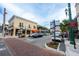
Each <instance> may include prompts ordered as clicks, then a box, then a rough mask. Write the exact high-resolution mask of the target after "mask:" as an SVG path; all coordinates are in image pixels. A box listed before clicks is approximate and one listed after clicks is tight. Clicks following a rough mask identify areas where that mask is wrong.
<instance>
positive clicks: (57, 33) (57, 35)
mask: <svg viewBox="0 0 79 59" xmlns="http://www.w3.org/2000/svg"><path fill="white" fill-rule="evenodd" d="M60 34H61V32H55V37H60ZM52 37H54V33H53V34H52Z"/></svg>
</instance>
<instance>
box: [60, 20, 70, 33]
mask: <svg viewBox="0 0 79 59" xmlns="http://www.w3.org/2000/svg"><path fill="white" fill-rule="evenodd" d="M68 23H69V20H66V19H64V20H63V21H62V23H60V29H61V31H62V32H65V31H68V30H69V26H68Z"/></svg>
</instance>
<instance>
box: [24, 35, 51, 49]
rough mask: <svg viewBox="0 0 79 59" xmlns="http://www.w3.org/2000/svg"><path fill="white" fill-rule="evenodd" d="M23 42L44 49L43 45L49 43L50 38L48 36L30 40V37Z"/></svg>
mask: <svg viewBox="0 0 79 59" xmlns="http://www.w3.org/2000/svg"><path fill="white" fill-rule="evenodd" d="M25 41H26V42H29V43H31V44H33V45H36V46H39V47H42V48H44V47H45V43H46V42H50V41H51V37H50V36H43V37H40V38H31V37H30V38H29V37H28V38H26V39H25Z"/></svg>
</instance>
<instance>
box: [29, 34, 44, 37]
mask: <svg viewBox="0 0 79 59" xmlns="http://www.w3.org/2000/svg"><path fill="white" fill-rule="evenodd" d="M30 36H31V37H34V38H37V37H42V36H43V34H42V33H33V34H31V35H30Z"/></svg>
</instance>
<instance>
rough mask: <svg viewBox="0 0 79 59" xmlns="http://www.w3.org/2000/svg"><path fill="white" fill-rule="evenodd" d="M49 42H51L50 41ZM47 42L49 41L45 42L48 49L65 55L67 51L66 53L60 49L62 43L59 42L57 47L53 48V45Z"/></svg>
mask: <svg viewBox="0 0 79 59" xmlns="http://www.w3.org/2000/svg"><path fill="white" fill-rule="evenodd" d="M49 43H50V42H49ZM47 44H48V43H45V47H46V48H47V49H48V50H53V51H56V52H60V53H62V54H64V55H65V53H64V52H63V51H60V50H59V47H60V43H59V44H58V47H57V49H55V48H52V47H49V46H48V45H47Z"/></svg>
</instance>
